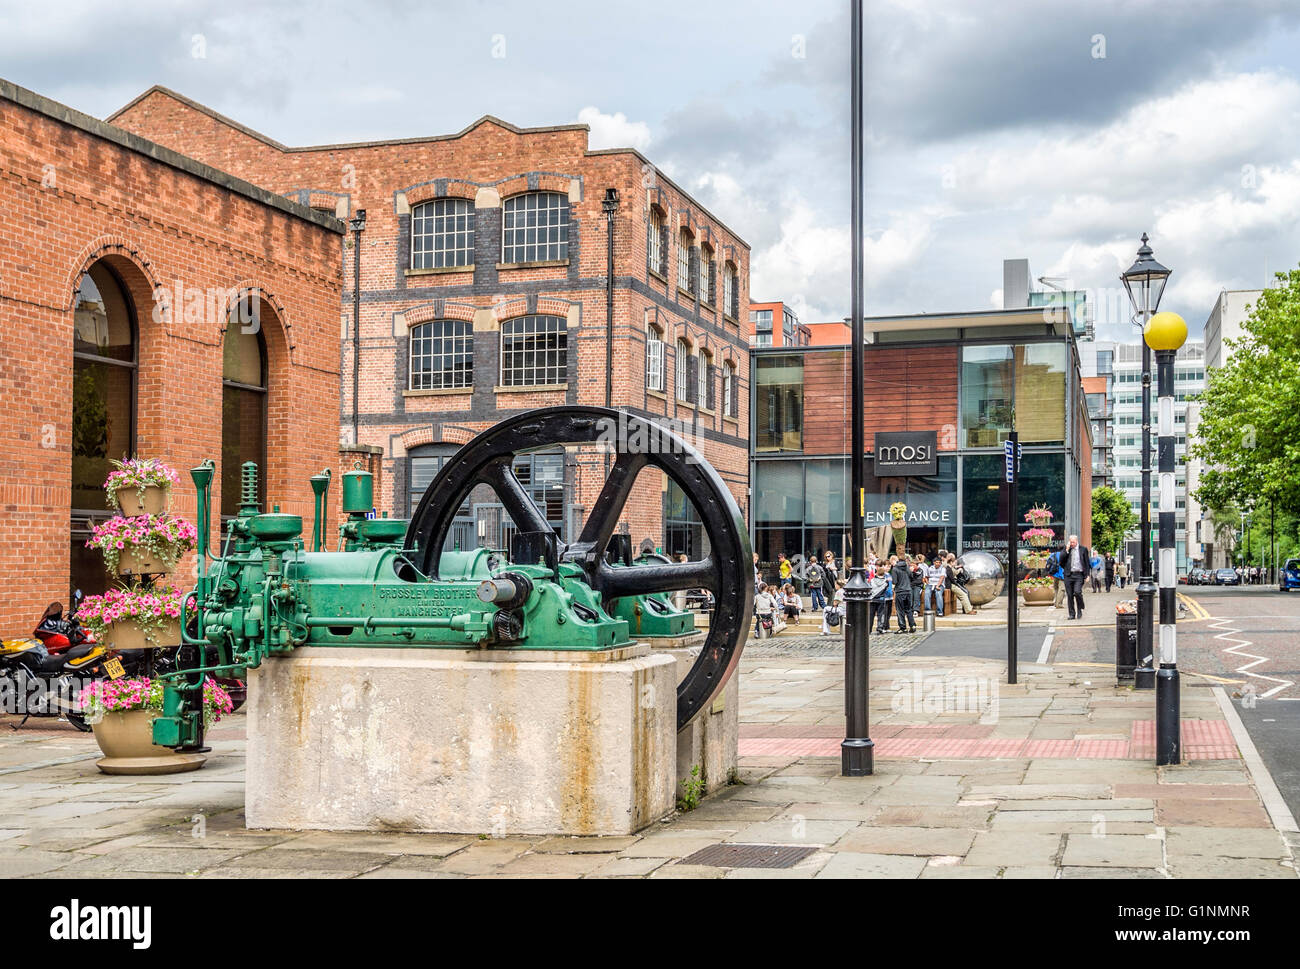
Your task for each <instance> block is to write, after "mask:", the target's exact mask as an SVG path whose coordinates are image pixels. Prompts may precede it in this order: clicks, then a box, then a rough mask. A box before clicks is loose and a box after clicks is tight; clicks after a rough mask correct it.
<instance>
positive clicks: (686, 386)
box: [673, 340, 691, 400]
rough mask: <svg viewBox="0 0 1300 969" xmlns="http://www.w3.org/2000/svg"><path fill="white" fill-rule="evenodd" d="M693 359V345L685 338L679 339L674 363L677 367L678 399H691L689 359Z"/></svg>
mask: <svg viewBox="0 0 1300 969" xmlns="http://www.w3.org/2000/svg"><path fill="white" fill-rule="evenodd" d="M690 359H691V345H690V344H689V343H687V342H686V341H685V340H678V341H677V355H676V358H675V359H674V360H673V364H674V365H675V366H676V368H677V399H678V400H690V399H691V383H690V380H689V379H688V377H689V372H690V369H689V366H688V361H689V360H690Z"/></svg>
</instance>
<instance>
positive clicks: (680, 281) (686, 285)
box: [677, 229, 695, 293]
mask: <svg viewBox="0 0 1300 969" xmlns="http://www.w3.org/2000/svg"><path fill="white" fill-rule="evenodd" d="M691 241H692V240H691V234H690V232H688V231H687V230H686V229H683V230H682V232H681V235H680V236H678V239H677V288H678V289H684V290H686V292H688V293H693V292H695V287H693V286H692V285H691Z"/></svg>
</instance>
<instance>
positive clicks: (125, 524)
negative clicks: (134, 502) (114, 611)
mask: <svg viewBox="0 0 1300 969" xmlns="http://www.w3.org/2000/svg"><path fill="white" fill-rule="evenodd" d="M198 537H199V533H198V529H196V528H195V527H194V526H193V525H191V524H190V523H189V522H187V521H186V520H185V519H183V518H168V517H165V516H163V515H141V516H139V517H137V518H123V517H122V516H121V515H116V516H114V517H113V518H110V519H109V520H108V521H106V522H104V523H103V524H101V525H96V526H95V528H94V530H93V531H92V533H91V536H90V538H89V539H88V540H87V542H86V547H87V548H97V549H99V551H100V552H101V553H103V556H104V565H106V566H107V567H108V570H109V571H110V572H113V573H116V572H117V569H118V560H119V559H120V558H121V556H122V553H123V552H125V551H134V552H137V553H144V554H145V555H147V556H150V557H154V558H158V559H161V560H162V561H163V562H164V563H165V564H166V565H167V566H168V567H174V566H175V565H176V561H177V560H178V559H179V558H180V557H181V555H182V553H184V552H188V551H190V549H192V548H194V543H195V542H196V541H198Z"/></svg>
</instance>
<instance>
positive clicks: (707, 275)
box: [700, 246, 713, 303]
mask: <svg viewBox="0 0 1300 969" xmlns="http://www.w3.org/2000/svg"><path fill="white" fill-rule="evenodd" d="M700 300H701V302H705V303H712V302H713V253H712V251H710V250H709V249H706V248H704V247H703V246H701V247H700Z"/></svg>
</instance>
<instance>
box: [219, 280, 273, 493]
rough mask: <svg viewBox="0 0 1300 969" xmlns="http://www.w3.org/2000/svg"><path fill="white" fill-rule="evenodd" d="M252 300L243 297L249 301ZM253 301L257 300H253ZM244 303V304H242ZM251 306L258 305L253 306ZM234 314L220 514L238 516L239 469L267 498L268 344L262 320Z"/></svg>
mask: <svg viewBox="0 0 1300 969" xmlns="http://www.w3.org/2000/svg"><path fill="white" fill-rule="evenodd" d="M249 298H250V297H245V300H247V299H249ZM251 298H253V299H255V297H251ZM241 302H243V301H241ZM253 305H255V306H256V305H258V304H256V303H254V304H253ZM246 315H247V314H241V313H240V312H238V311H237V310H234V311H231V314H230V317H229V319H228V320H227V323H226V338H225V342H224V343H223V345H222V348H223V349H222V368H221V514H222V515H223V516H229V515H235V514H238V513H239V498H240V467H241V465H243V464H244V462H246V461H254V462H256V464H257V468H258V492H259V493H258V496H257V498H258V501H259V502H263V501H264V499H265V497H266V478H267V468H266V390H267V379H266V340H265V339H264V338H263V336H262V327H261V325H260V323H259V321H258V315H257V314H255V315H254V316H253V320H252V321H251V322H246V321H244V320H243V317H244V316H246Z"/></svg>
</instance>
